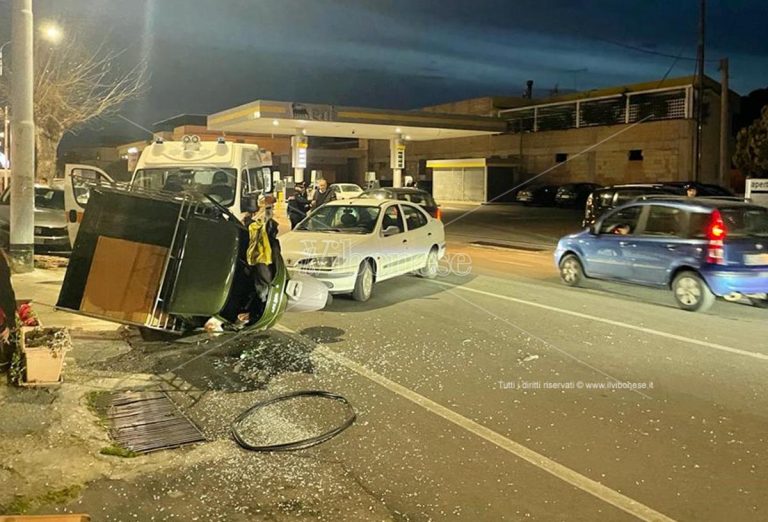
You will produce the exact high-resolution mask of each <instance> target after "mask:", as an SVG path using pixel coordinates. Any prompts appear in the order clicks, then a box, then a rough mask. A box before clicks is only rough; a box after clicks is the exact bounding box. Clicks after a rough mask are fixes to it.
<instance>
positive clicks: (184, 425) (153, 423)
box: [107, 391, 205, 453]
mask: <svg viewBox="0 0 768 522" xmlns="http://www.w3.org/2000/svg"><path fill="white" fill-rule="evenodd" d="M107 417H108V418H109V421H110V423H111V429H110V434H111V436H112V439H113V440H114V441H115V442H117V443H118V444H119V445H120V446H122V447H124V448H126V449H129V450H131V451H133V452H135V453H150V452H152V451H158V450H163V449H171V448H178V447H180V446H184V445H186V444H193V443H195V442H204V441H205V436H203V434H202V432H201V431H200V429H199V428H198V427H197V426H195V424H194V423H193V422H192V421H191V420H189V419H188V418H187V417H186V416H184V414H183V413H181V411H180V410H179V409H178V408H177V407H176V406H175V405H174V403H173V402H172V401H171V400H170V398H169V397H168V395H166V394H165V393H164V392H161V391H142V392H132V391H129V392H118V393H116V394H114V395H113V396H112V399H111V404H110V407H109V410H108V411H107Z"/></svg>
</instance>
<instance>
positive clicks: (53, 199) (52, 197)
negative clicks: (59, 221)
mask: <svg viewBox="0 0 768 522" xmlns="http://www.w3.org/2000/svg"><path fill="white" fill-rule="evenodd" d="M35 208H38V209H42V208H45V209H50V210H64V191H63V190H56V189H51V188H43V187H35Z"/></svg>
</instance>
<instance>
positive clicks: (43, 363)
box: [19, 327, 72, 386]
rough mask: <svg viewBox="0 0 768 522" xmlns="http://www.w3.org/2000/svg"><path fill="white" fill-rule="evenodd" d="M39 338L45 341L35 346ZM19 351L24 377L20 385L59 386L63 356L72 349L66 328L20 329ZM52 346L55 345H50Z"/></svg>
mask: <svg viewBox="0 0 768 522" xmlns="http://www.w3.org/2000/svg"><path fill="white" fill-rule="evenodd" d="M40 336H44V337H43V339H42V340H44V341H46V342H44V343H43V344H42V345H41V346H34V345H33V346H30V344H32V343H34V344H37V342H39V341H40V340H41V339H40ZM20 339H21V341H20V346H19V349H20V350H21V353H22V355H23V358H24V367H25V377H24V382H23V383H22V385H26V386H46V385H52V384H59V383H60V382H61V372H62V369H63V367H64V356H65V354H66V352H67V351H69V350H70V349H71V347H72V341H71V340H70V338H69V332H68V331H67V329H66V328H30V327H23V328H22V329H21V338H20ZM52 344H55V346H54V345H52Z"/></svg>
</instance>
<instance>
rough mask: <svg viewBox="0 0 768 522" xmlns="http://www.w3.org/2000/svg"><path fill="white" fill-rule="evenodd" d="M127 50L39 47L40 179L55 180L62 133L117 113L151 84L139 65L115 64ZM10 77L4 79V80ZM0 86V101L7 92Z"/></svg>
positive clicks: (37, 119) (69, 43) (74, 44)
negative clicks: (122, 68) (123, 67)
mask: <svg viewBox="0 0 768 522" xmlns="http://www.w3.org/2000/svg"><path fill="white" fill-rule="evenodd" d="M122 54H123V52H114V51H109V50H107V49H105V47H104V46H103V45H101V46H98V47H96V48H95V49H88V48H87V47H86V46H84V45H82V44H81V43H80V42H78V41H77V40H72V39H70V40H68V41H65V42H62V44H61V45H59V46H55V47H52V46H50V45H48V44H46V43H45V42H43V41H38V42H36V46H35V94H34V111H35V125H36V136H35V138H36V153H37V154H36V159H37V162H36V163H37V169H36V177H37V179H41V178H46V177H47V178H48V179H52V178H53V176H54V174H55V171H56V152H57V150H58V147H59V143H60V142H61V139H62V138H63V137H64V135H65V134H66V133H68V132H72V131H74V130H76V129H77V128H78V127H81V126H82V125H84V124H85V123H88V122H90V121H92V120H94V119H96V118H103V117H105V116H109V115H111V114H114V113H116V112H117V111H118V110H119V108H120V106H121V105H123V104H124V103H125V102H126V101H128V100H130V99H132V98H135V97H137V96H139V95H140V94H141V93H142V92H143V91H144V89H145V87H146V84H147V75H146V66H145V63H144V62H141V63H139V64H137V65H136V66H134V67H133V68H131V69H129V70H127V71H123V72H120V71H118V70H117V67H116V64H117V62H118V58H119V57H120V56H121V55H122ZM6 78H7V77H6V76H4V77H3V80H5V79H6ZM7 85H8V83H7V82H5V81H4V82H3V85H0V98H2V97H3V94H5V93H7V92H8V87H7Z"/></svg>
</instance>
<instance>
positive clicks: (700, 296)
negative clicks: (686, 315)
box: [672, 270, 715, 312]
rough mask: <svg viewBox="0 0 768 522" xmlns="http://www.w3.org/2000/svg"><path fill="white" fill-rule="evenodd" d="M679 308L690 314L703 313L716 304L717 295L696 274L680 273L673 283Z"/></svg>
mask: <svg viewBox="0 0 768 522" xmlns="http://www.w3.org/2000/svg"><path fill="white" fill-rule="evenodd" d="M672 293H673V294H674V296H675V301H677V306H679V307H680V308H682V309H683V310H687V311H689V312H703V311H704V310H707V309H708V308H709V307H710V306H712V305H713V304H714V302H715V294H713V293H712V290H710V289H709V287H708V286H707V283H705V282H704V280H703V279H702V278H701V276H699V274H697V273H696V272H693V271H690V270H686V271H685V272H680V273H679V274H677V276H675V279H674V281H672Z"/></svg>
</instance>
